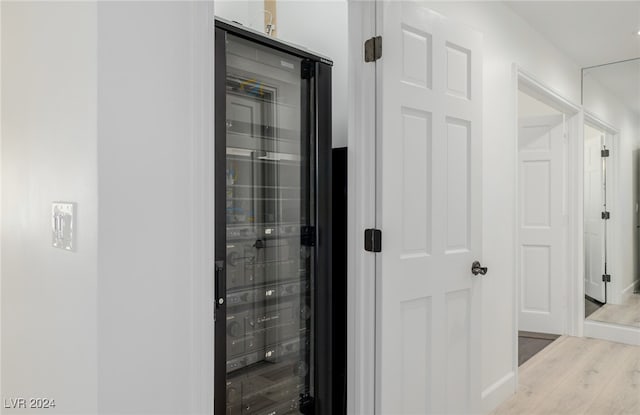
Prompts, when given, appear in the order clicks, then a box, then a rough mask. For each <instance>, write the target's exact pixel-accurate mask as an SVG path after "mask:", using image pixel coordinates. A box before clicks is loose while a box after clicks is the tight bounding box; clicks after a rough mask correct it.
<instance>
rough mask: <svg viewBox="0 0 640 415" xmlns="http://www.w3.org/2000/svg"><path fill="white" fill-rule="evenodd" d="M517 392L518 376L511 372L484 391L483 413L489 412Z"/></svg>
mask: <svg viewBox="0 0 640 415" xmlns="http://www.w3.org/2000/svg"><path fill="white" fill-rule="evenodd" d="M514 393H516V377H515V373H514V372H509V373H507V374H506V375H504V376H503V377H502V378H500V379H499V380H498V381H497V382H495V383H494V384H493V385H491V386H489V387H488V388H486V389H485V390H484V391H483V392H482V408H481V409H482V413H483V414H488V413H490V412H492V411H493V410H494V409H496V408H497V407H498V406H499V405H500V404H501V403H503V402H504V401H506V400H507V399H509V397H511V396H512V395H513V394H514Z"/></svg>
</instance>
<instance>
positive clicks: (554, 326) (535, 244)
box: [517, 114, 568, 334]
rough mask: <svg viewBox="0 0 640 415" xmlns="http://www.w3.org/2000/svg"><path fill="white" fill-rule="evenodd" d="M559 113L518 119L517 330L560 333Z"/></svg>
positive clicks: (563, 266) (563, 219)
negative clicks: (518, 265) (518, 296)
mask: <svg viewBox="0 0 640 415" xmlns="http://www.w3.org/2000/svg"><path fill="white" fill-rule="evenodd" d="M566 140H567V137H566V133H565V124H564V116H563V115H562V114H559V115H550V116H542V117H531V118H524V119H520V120H519V128H518V169H519V179H520V182H519V186H518V193H519V195H518V197H519V199H518V207H519V209H518V226H519V241H518V249H517V255H518V256H519V257H518V264H520V267H519V268H520V269H519V274H520V293H519V294H520V301H519V304H520V311H519V316H518V329H519V330H522V331H531V332H539V333H554V334H564V332H565V320H566V318H565V317H566V316H565V314H566V309H565V303H566V301H565V292H566V288H567V287H566V281H567V276H566V274H567V272H568V271H567V262H566V257H567V249H566V236H567V225H568V220H567V216H566V212H565V211H564V210H565V209H566V203H564V198H565V193H566V192H565V186H566V184H565V181H566V175H565V173H564V170H565V167H566V154H565V152H566V148H567V146H566V143H565V141H566Z"/></svg>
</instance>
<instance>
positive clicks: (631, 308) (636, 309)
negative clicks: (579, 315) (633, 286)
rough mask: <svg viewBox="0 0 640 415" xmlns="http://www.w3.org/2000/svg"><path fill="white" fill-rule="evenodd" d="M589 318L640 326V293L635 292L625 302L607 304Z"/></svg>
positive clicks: (588, 318)
mask: <svg viewBox="0 0 640 415" xmlns="http://www.w3.org/2000/svg"><path fill="white" fill-rule="evenodd" d="M587 320H594V321H603V322H605V323H615V324H622V325H625V326H632V327H640V294H633V295H631V296H630V297H629V299H628V300H627V301H626V302H625V303H624V304H605V305H603V306H602V307H600V309H598V310H597V311H595V312H594V313H593V314H591V315H590V316H589V317H587Z"/></svg>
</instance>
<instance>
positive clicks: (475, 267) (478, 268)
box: [471, 261, 489, 275]
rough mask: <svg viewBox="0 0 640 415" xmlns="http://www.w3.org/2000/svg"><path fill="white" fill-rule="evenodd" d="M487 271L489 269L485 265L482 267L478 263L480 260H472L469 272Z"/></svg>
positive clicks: (482, 273)
mask: <svg viewBox="0 0 640 415" xmlns="http://www.w3.org/2000/svg"><path fill="white" fill-rule="evenodd" d="M487 271H489V269H488V268H487V267H483V266H482V265H481V264H480V261H474V262H473V264H471V273H472V274H473V275H485V274H486V273H487Z"/></svg>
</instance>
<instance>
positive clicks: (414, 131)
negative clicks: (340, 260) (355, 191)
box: [376, 1, 486, 414]
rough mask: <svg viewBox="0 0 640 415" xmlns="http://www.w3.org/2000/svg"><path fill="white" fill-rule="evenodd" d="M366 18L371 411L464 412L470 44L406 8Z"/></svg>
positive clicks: (415, 6)
mask: <svg viewBox="0 0 640 415" xmlns="http://www.w3.org/2000/svg"><path fill="white" fill-rule="evenodd" d="M377 13H378V18H379V20H378V21H379V22H382V26H381V27H382V31H381V32H382V33H380V34H381V35H382V43H383V52H382V58H381V59H380V60H379V61H377V63H376V65H377V67H376V70H377V74H378V109H379V112H378V123H379V124H378V125H379V129H378V133H379V137H378V139H379V141H378V143H379V147H378V157H379V158H378V191H379V193H378V200H379V204H378V206H379V211H378V218H379V225H380V227H381V229H382V233H383V242H382V252H381V253H380V254H379V257H378V259H379V263H378V270H379V277H378V288H377V292H378V314H377V323H378V330H377V344H378V347H377V351H376V353H377V376H376V382H377V388H376V391H377V392H376V396H377V399H376V408H377V413H379V414H469V413H473V412H477V411H478V403H479V399H480V377H479V370H480V343H481V340H480V333H481V326H480V324H481V319H480V307H479V306H480V294H481V293H480V287H481V286H480V283H481V279H482V278H483V277H482V276H480V275H478V276H474V275H473V274H472V271H471V268H472V263H473V262H474V261H482V235H481V232H482V223H481V221H482V200H481V196H482V194H481V189H482V177H481V174H482V166H481V159H482V154H481V152H482V126H481V122H482V87H481V83H482V56H481V53H482V51H481V43H482V39H481V36H480V35H479V34H478V33H475V32H473V31H470V30H468V29H467V28H463V27H461V26H459V25H457V24H455V23H453V22H451V21H450V20H447V19H445V18H443V17H442V16H440V15H438V14H436V13H434V12H432V11H430V10H429V9H427V8H425V7H423V6H422V5H421V3H418V2H399V1H398V2H396V1H393V2H379V3H378V9H377ZM379 27H380V26H379ZM483 265H486V264H483Z"/></svg>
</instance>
